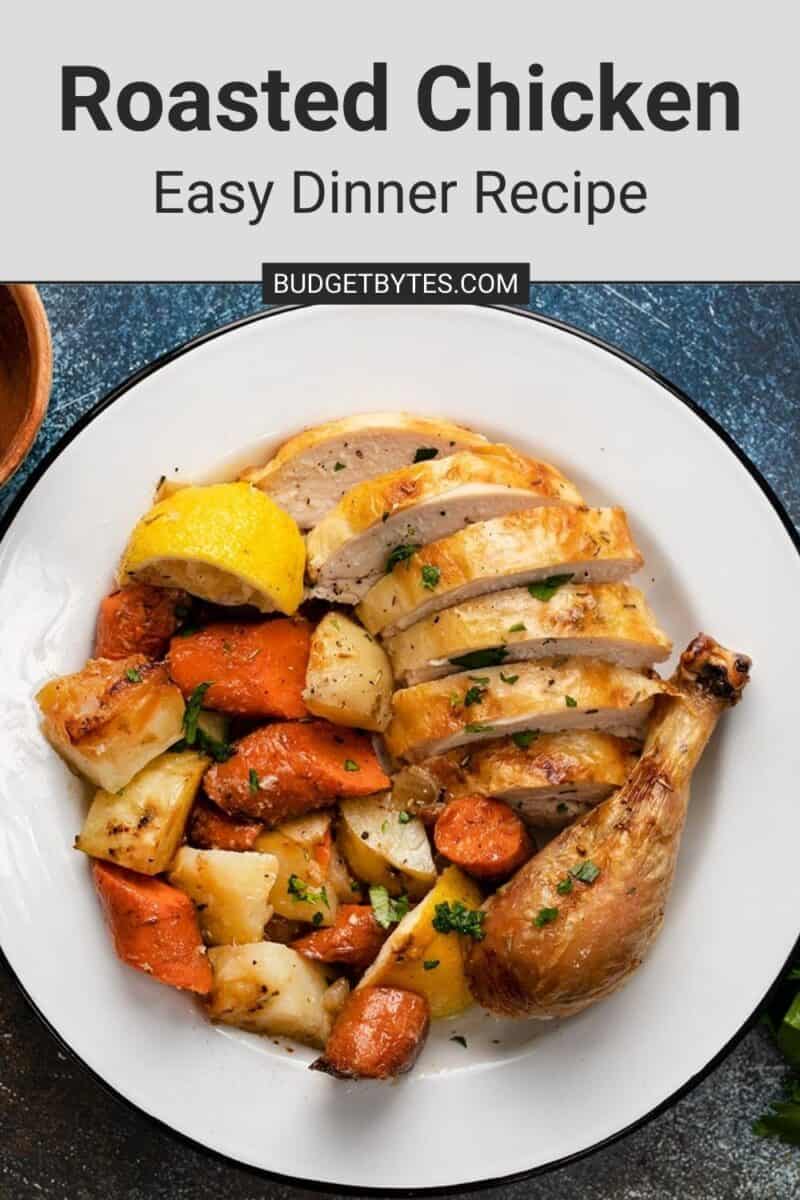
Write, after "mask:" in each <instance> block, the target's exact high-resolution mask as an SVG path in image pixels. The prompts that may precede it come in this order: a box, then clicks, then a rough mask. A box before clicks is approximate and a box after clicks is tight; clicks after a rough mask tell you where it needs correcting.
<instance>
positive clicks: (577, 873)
mask: <svg viewBox="0 0 800 1200" xmlns="http://www.w3.org/2000/svg"><path fill="white" fill-rule="evenodd" d="M569 873H570V875H571V876H572V878H573V879H580V881H581V883H594V881H595V879H597V876H598V875H599V874H600V868H599V867H598V866H597V864H596V863H593V862H592V860H591V859H590V858H587V859H585V860H584V861H583V862H579V863H576V864H575V866H574V867H570V869H569Z"/></svg>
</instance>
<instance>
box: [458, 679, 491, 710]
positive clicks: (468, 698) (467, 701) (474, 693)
mask: <svg viewBox="0 0 800 1200" xmlns="http://www.w3.org/2000/svg"><path fill="white" fill-rule="evenodd" d="M486 692H487V689H486V688H485V687H479V686H478V685H477V684H473V685H472V687H470V688H467V690H466V692H465V693H464V707H465V708H469V707H470V705H472V704H480V703H481V701H482V700H483V697H484V696H485V695H486Z"/></svg>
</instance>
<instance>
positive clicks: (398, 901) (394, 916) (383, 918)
mask: <svg viewBox="0 0 800 1200" xmlns="http://www.w3.org/2000/svg"><path fill="white" fill-rule="evenodd" d="M369 902H370V904H371V905H372V911H373V913H374V915H375V920H376V921H377V922H378V924H379V925H380V927H381V929H388V928H389V926H390V925H396V924H397V922H398V921H402V919H403V917H404V916H405V915H406V913H407V912H408V896H405V895H403V896H390V895H389V893H388V892H387V890H386V888H385V887H384V886H383V884H378V885H376V886H373V887H371V888H370V889H369Z"/></svg>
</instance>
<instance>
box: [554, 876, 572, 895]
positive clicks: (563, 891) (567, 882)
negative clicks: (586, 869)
mask: <svg viewBox="0 0 800 1200" xmlns="http://www.w3.org/2000/svg"><path fill="white" fill-rule="evenodd" d="M556 891H557V892H558V894H559V896H568V895H569V894H570V892H571V891H572V880H571V879H570V877H569V875H567V876H565V877H564V879H562V880H561V882H560V883H557V884H556Z"/></svg>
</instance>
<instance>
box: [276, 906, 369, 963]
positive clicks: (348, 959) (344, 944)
mask: <svg viewBox="0 0 800 1200" xmlns="http://www.w3.org/2000/svg"><path fill="white" fill-rule="evenodd" d="M385 940H386V931H385V930H384V929H382V928H381V926H380V925H379V924H378V922H377V921H376V920H375V914H374V913H373V911H372V907H371V906H370V905H366V904H343V905H342V906H341V907H340V909H339V911H338V913H337V914H336V924H335V925H333V926H332V927H331V928H330V929H318V930H316V931H315V932H314V933H309V934H307V935H306V936H305V937H302V938H300V939H299V940H298V941H296V942H292V946H293V948H294V949H295V950H299V952H300V953H301V954H304V955H305V957H306V958H312V959H315V960H316V961H317V962H326V963H342V964H343V965H345V966H348V967H356V968H357V969H358V970H360V971H363V970H364V969H365V967H368V966H369V965H370V963H371V962H373V961H374V960H375V958H376V956H377V954H378V951H379V950H380V948H381V946H382V945H383V943H384V941H385Z"/></svg>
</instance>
